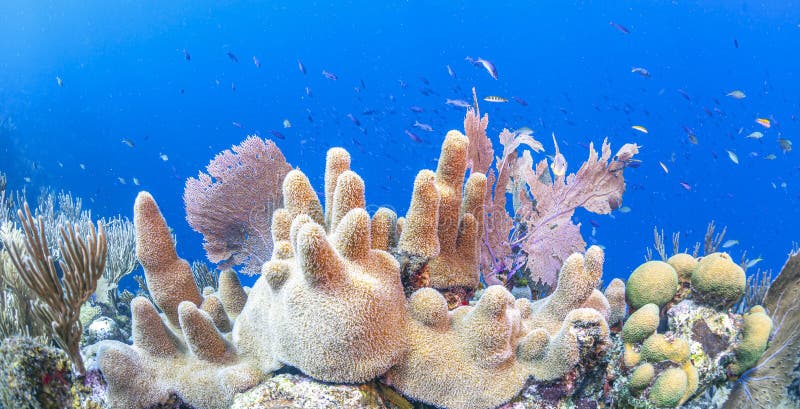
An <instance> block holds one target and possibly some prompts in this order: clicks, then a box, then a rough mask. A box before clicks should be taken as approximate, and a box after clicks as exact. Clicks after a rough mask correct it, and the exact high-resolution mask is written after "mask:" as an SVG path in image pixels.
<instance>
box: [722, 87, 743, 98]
mask: <svg viewBox="0 0 800 409" xmlns="http://www.w3.org/2000/svg"><path fill="white" fill-rule="evenodd" d="M725 96H726V97H731V98H733V99H745V98H747V95H745V93H744V92H742V91H740V90H738V89H736V90H733V91H731V92H729V93H727V94H725Z"/></svg>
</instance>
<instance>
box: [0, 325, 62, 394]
mask: <svg viewBox="0 0 800 409" xmlns="http://www.w3.org/2000/svg"><path fill="white" fill-rule="evenodd" d="M0 379H2V383H0V404H2V407H5V408H15V409H28V408H30V409H51V408H52V409H60V408H65V407H69V406H70V405H71V403H72V400H73V394H72V392H71V387H72V371H71V363H70V360H69V358H68V357H67V354H65V353H64V351H62V350H60V349H56V348H52V347H49V346H47V345H44V344H41V343H40V342H38V341H36V340H35V339H32V338H28V337H13V338H6V339H4V340H3V342H2V344H0Z"/></svg>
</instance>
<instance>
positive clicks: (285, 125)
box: [283, 119, 292, 129]
mask: <svg viewBox="0 0 800 409" xmlns="http://www.w3.org/2000/svg"><path fill="white" fill-rule="evenodd" d="M291 127H292V123H291V122H289V120H288V119H284V120H283V129H286V128H291Z"/></svg>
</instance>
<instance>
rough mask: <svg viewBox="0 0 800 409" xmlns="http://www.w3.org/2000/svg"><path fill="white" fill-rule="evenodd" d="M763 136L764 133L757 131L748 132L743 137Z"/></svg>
mask: <svg viewBox="0 0 800 409" xmlns="http://www.w3.org/2000/svg"><path fill="white" fill-rule="evenodd" d="M763 137H764V134H763V133H761V132H759V131H755V132H750V133H749V134H747V136H745V138H750V139H761V138H763Z"/></svg>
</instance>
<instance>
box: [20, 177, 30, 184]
mask: <svg viewBox="0 0 800 409" xmlns="http://www.w3.org/2000/svg"><path fill="white" fill-rule="evenodd" d="M22 180H24V181H25V183H31V178H30V176H25V177H24V178H22Z"/></svg>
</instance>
